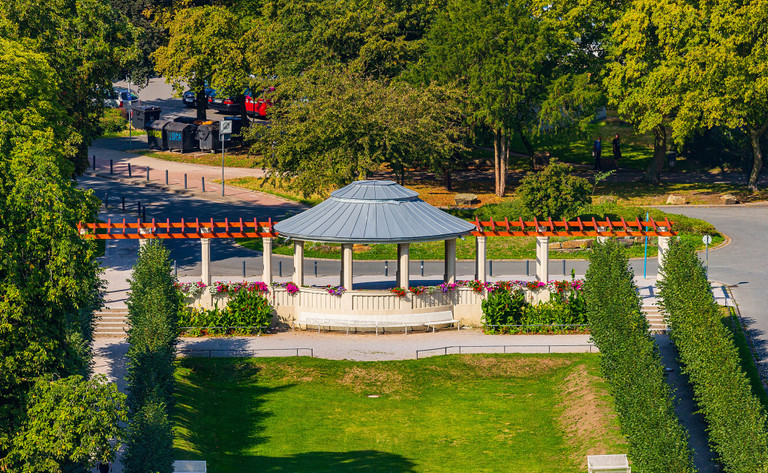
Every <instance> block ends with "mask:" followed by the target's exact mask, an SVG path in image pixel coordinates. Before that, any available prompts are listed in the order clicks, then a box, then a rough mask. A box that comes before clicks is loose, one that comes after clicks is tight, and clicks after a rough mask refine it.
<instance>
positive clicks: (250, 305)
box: [226, 290, 272, 327]
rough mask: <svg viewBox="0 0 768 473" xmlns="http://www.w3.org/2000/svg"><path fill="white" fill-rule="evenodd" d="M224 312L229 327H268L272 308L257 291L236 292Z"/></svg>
mask: <svg viewBox="0 0 768 473" xmlns="http://www.w3.org/2000/svg"><path fill="white" fill-rule="evenodd" d="M226 312H227V321H228V325H229V326H230V327H269V324H270V322H271V321H272V306H271V305H269V301H267V298H266V297H264V296H263V295H262V294H261V293H260V292H257V291H243V290H241V291H237V293H235V296H234V297H233V298H231V299H230V300H229V304H227V311H226Z"/></svg>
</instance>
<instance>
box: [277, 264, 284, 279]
mask: <svg viewBox="0 0 768 473" xmlns="http://www.w3.org/2000/svg"><path fill="white" fill-rule="evenodd" d="M277 274H278V275H279V276H280V277H281V278H282V277H283V262H282V261H278V262H277Z"/></svg>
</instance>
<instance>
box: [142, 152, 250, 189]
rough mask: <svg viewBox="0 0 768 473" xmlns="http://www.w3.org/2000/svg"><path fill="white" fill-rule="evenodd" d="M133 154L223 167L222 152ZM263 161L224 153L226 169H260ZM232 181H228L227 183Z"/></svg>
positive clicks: (242, 155) (245, 155)
mask: <svg viewBox="0 0 768 473" xmlns="http://www.w3.org/2000/svg"><path fill="white" fill-rule="evenodd" d="M131 152H132V153H133V154H139V155H141V156H148V157H150V158H155V159H162V160H164V161H174V162H177V163H187V164H202V165H205V166H221V150H219V152H218V153H206V152H202V151H200V152H194V153H184V154H182V153H173V152H170V151H151V150H148V149H139V150H134V151H131ZM260 166H261V161H260V160H259V159H258V158H257V157H255V156H250V155H247V154H239V153H238V154H230V153H227V152H225V153H224V167H228V168H230V167H232V168H258V167H260ZM229 182H230V180H229V179H227V183H229Z"/></svg>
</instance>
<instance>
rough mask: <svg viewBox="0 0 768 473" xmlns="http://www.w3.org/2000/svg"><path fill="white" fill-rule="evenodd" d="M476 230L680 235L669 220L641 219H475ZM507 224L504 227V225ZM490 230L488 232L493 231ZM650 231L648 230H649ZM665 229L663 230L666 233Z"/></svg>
mask: <svg viewBox="0 0 768 473" xmlns="http://www.w3.org/2000/svg"><path fill="white" fill-rule="evenodd" d="M472 223H473V224H474V225H475V228H476V230H474V231H472V235H474V236H485V237H494V236H501V237H503V236H507V237H509V236H512V237H515V236H562V237H572V236H575V237H579V236H581V237H598V236H604V237H623V236H653V237H659V236H662V237H671V236H677V232H676V231H674V230H672V225H674V222H670V221H669V219H668V218H666V217H665V218H664V220H663V221H655V220H653V219H652V218H651V219H649V220H647V221H641V220H640V219H639V218H638V219H635V220H634V221H629V222H627V221H626V220H625V219H624V218H622V219H621V220H610V219H606V220H600V221H598V220H596V219H594V218H593V219H592V220H586V221H585V220H582V219H581V218H577V219H576V220H571V221H567V220H552V219H551V218H550V219H548V220H545V221H539V220H538V219H533V221H523V219H522V218H521V219H519V220H517V221H510V220H508V219H504V222H503V223H502V222H495V221H494V220H493V219H491V220H489V221H487V222H481V221H480V220H478V219H475V221H474V222H472ZM502 225H503V226H502ZM489 227H490V229H486V228H489ZM645 228H648V230H645ZM662 228H663V230H662Z"/></svg>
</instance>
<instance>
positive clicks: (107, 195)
mask: <svg viewBox="0 0 768 473" xmlns="http://www.w3.org/2000/svg"><path fill="white" fill-rule="evenodd" d="M104 210H109V193H108V192H105V193H104Z"/></svg>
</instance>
